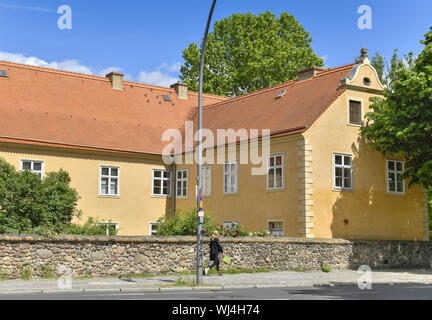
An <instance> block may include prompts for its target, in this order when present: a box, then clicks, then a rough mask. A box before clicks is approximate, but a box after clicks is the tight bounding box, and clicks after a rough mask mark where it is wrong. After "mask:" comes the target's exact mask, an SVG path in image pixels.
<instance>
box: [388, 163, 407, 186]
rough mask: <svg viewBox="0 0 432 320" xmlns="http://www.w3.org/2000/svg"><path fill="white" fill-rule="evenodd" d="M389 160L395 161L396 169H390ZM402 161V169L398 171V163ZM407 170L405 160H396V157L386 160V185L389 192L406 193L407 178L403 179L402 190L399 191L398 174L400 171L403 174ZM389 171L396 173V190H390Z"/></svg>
mask: <svg viewBox="0 0 432 320" xmlns="http://www.w3.org/2000/svg"><path fill="white" fill-rule="evenodd" d="M389 162H394V165H395V169H394V170H390V169H389ZM398 162H399V163H402V171H398V170H397V169H396V168H397V167H396V164H397V163H398ZM404 171H405V162H404V161H403V160H394V159H387V160H386V181H387V183H386V185H387V193H390V194H405V180H404V179H402V191H397V183H398V180H397V174H398V173H400V174H402V173H403V172H404ZM389 173H394V175H395V191H390V180H389Z"/></svg>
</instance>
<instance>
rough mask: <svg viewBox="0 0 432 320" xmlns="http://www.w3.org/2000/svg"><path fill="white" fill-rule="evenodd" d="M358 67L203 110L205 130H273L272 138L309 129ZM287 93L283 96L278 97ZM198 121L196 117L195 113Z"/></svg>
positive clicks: (244, 96) (340, 70)
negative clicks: (343, 80)
mask: <svg viewBox="0 0 432 320" xmlns="http://www.w3.org/2000/svg"><path fill="white" fill-rule="evenodd" d="M354 65H355V64H349V65H346V66H342V67H338V68H335V69H331V70H327V71H322V72H320V73H318V74H317V75H315V77H313V78H311V79H307V80H303V81H296V80H293V81H289V82H287V83H283V84H280V85H277V86H274V87H271V88H266V89H263V90H260V91H257V92H253V93H251V94H247V95H243V96H239V97H237V98H233V99H230V100H226V101H221V102H218V103H216V104H213V105H210V106H207V107H204V108H203V128H207V129H210V130H212V132H213V133H214V135H215V138H216V130H217V129H230V128H232V129H234V130H238V129H242V128H244V129H247V130H249V129H259V130H260V133H261V130H262V129H270V131H271V135H272V136H275V135H289V134H296V133H301V132H304V131H306V130H307V128H308V127H310V126H311V125H312V124H313V123H314V122H315V121H316V119H318V117H319V116H320V115H321V114H322V113H323V112H324V111H325V110H326V109H327V108H328V107H329V106H330V105H331V103H332V102H333V101H335V99H336V98H337V97H339V96H340V95H341V94H342V93H343V92H344V91H345V87H341V83H340V80H341V79H342V78H345V77H347V76H348V75H349V73H350V71H351V69H352V67H353V66H354ZM283 90H285V92H284V94H283V96H282V97H280V98H277V96H278V95H279V94H280V93H281V92H282V91H283ZM195 121H196V114H195Z"/></svg>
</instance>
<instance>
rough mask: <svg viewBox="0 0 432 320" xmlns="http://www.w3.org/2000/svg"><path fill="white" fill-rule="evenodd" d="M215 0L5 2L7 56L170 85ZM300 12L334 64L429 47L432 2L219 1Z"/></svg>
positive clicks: (240, 7) (227, 11)
mask: <svg viewBox="0 0 432 320" xmlns="http://www.w3.org/2000/svg"><path fill="white" fill-rule="evenodd" d="M64 4H66V5H69V6H70V7H71V9H72V30H60V29H59V28H58V27H57V20H58V19H59V17H60V14H57V8H58V7H59V6H60V5H64ZM210 4H211V0H181V1H180V0H169V1H168V0H159V1H143V0H140V1H132V0H130V1H108V0H106V1H102V0H91V1H84V0H79V1H78V0H62V1H56V0H31V1H30V0H27V1H25V0H19V1H18V0H17V1H12V0H0V39H1V42H0V60H13V61H16V62H22V63H31V64H35V65H42V66H47V67H54V68H60V69H68V70H72V71H78V72H86V73H93V74H97V75H104V73H107V71H109V70H111V69H113V70H116V71H122V72H124V73H125V75H126V77H127V78H128V79H130V80H134V81H142V82H147V83H153V84H159V85H168V84H169V83H171V82H174V81H176V80H177V78H178V69H179V66H180V65H181V63H182V62H183V60H182V51H183V50H184V49H185V48H186V47H187V46H188V45H189V43H190V42H199V41H200V39H201V37H202V34H203V32H204V26H205V22H206V19H207V15H208V10H209V8H210ZM360 5H369V6H370V7H371V8H372V19H373V20H372V30H360V29H359V28H358V27H357V20H358V19H359V17H360V15H359V14H358V13H357V9H358V7H359V6H360ZM266 10H270V11H272V12H273V13H275V14H276V15H279V14H280V13H281V12H283V11H286V12H289V13H292V14H293V15H294V16H295V17H296V19H297V20H299V22H300V23H301V24H302V25H303V26H304V27H305V29H306V30H307V31H308V32H309V33H310V35H311V36H312V38H313V43H312V46H313V48H314V50H315V52H316V53H317V54H318V55H319V56H320V57H323V58H325V64H326V66H328V67H336V66H339V65H343V64H347V63H351V62H353V61H354V58H355V57H356V56H358V55H359V51H360V48H361V47H362V46H366V47H367V48H368V49H369V52H370V55H372V54H373V53H374V52H376V51H379V52H381V53H382V54H383V55H385V56H387V57H390V56H391V55H392V52H393V49H396V48H397V49H399V50H400V52H401V53H407V52H409V51H413V52H414V53H415V54H418V53H419V52H420V50H421V49H422V45H421V44H419V40H420V39H422V38H423V35H424V34H425V33H426V32H427V31H428V30H429V28H430V27H431V26H432V18H431V16H432V14H431V13H432V1H431V0H411V1H406V0H361V1H357V0H331V1H317V0H302V1H294V0H267V1H262V0H235V1H233V0H218V3H217V5H216V9H215V15H214V19H216V20H220V19H222V18H224V17H228V16H230V15H231V14H233V13H246V12H252V13H255V14H257V13H260V12H264V11H266Z"/></svg>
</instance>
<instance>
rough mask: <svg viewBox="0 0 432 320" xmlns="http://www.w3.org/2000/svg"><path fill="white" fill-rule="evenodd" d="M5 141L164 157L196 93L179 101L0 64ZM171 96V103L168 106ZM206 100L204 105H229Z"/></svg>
mask: <svg viewBox="0 0 432 320" xmlns="http://www.w3.org/2000/svg"><path fill="white" fill-rule="evenodd" d="M0 69H3V70H7V71H8V78H2V77H0V141H4V142H17V143H28V144H39V145H53V146H58V147H73V148H87V149H91V150H104V151H108V150H113V151H114V150H116V151H124V152H134V153H135V152H136V153H149V154H153V153H154V154H160V153H161V152H162V149H163V143H162V140H161V137H162V133H163V131H164V130H165V129H168V128H182V127H183V126H184V121H185V119H188V118H190V117H191V115H192V114H193V112H194V109H196V106H197V103H198V102H197V101H198V99H197V93H194V92H189V99H188V100H179V99H178V98H177V95H176V93H175V91H174V89H171V88H165V87H159V86H153V85H146V84H142V83H135V82H129V81H125V82H124V91H118V90H113V89H112V88H111V84H110V81H109V80H108V79H107V78H104V77H96V76H90V75H84V74H79V73H73V72H66V71H59V70H53V69H47V68H41V67H33V66H28V65H22V64H17V63H11V62H2V61H0ZM162 95H168V96H169V97H170V100H171V102H166V101H164V98H163V96H162ZM226 99H227V98H225V97H220V96H214V95H208V94H206V95H204V96H203V105H204V106H206V105H210V104H213V103H216V102H220V101H223V100H226Z"/></svg>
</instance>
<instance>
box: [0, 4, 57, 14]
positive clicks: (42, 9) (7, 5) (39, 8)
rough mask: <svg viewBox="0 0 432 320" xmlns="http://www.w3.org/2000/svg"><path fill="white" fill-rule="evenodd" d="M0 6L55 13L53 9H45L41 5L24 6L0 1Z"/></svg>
mask: <svg viewBox="0 0 432 320" xmlns="http://www.w3.org/2000/svg"><path fill="white" fill-rule="evenodd" d="M0 7H4V8H8V9H15V10H26V11H38V12H47V13H57V11H55V10H50V9H45V8H41V7H28V6H27V7H26V6H16V5H13V4H7V3H1V2H0Z"/></svg>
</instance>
